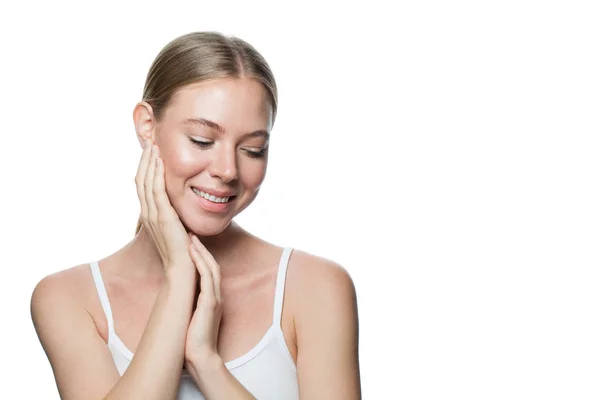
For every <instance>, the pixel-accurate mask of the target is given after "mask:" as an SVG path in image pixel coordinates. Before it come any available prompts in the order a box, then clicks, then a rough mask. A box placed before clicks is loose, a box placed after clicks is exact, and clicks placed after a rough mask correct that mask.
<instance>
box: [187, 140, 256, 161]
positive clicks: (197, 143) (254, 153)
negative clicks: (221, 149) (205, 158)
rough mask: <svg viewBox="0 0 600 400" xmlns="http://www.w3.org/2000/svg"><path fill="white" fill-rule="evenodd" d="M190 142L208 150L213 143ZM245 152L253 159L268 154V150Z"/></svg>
mask: <svg viewBox="0 0 600 400" xmlns="http://www.w3.org/2000/svg"><path fill="white" fill-rule="evenodd" d="M190 141H191V142H192V143H194V144H195V145H197V146H198V147H200V148H201V149H206V148H208V147H210V146H211V145H212V142H201V141H199V140H195V139H192V138H190ZM244 151H245V152H246V153H248V156H250V157H251V158H263V157H264V156H265V153H266V152H267V149H266V148H264V149H262V150H261V151H250V150H244Z"/></svg>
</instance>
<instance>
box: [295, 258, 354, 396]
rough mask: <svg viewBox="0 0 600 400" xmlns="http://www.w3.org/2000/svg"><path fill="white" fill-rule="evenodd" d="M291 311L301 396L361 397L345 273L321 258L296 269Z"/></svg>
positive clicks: (351, 288) (351, 290) (348, 281)
mask: <svg viewBox="0 0 600 400" xmlns="http://www.w3.org/2000/svg"><path fill="white" fill-rule="evenodd" d="M297 271H298V272H297V274H298V278H299V279H297V282H298V285H296V290H298V297H297V298H299V299H301V304H300V305H299V306H298V307H297V311H296V312H295V317H294V324H295V327H296V341H297V346H298V356H297V371H298V383H299V386H300V395H301V398H302V399H344V400H352V399H360V398H361V388H360V372H359V363H358V311H357V301H356V290H355V287H354V283H353V282H352V279H351V277H350V275H349V274H348V272H347V271H346V270H345V269H344V268H343V267H341V266H340V265H338V264H336V263H333V262H331V261H329V260H325V259H316V260H315V259H313V260H312V262H310V263H308V262H307V263H305V264H304V265H302V266H301V267H300V268H298V269H297Z"/></svg>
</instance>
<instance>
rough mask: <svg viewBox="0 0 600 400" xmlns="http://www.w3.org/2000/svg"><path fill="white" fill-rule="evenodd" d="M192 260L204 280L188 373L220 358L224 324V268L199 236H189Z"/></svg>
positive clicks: (187, 348)
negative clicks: (222, 275)
mask: <svg viewBox="0 0 600 400" xmlns="http://www.w3.org/2000/svg"><path fill="white" fill-rule="evenodd" d="M189 237H190V239H191V242H192V244H191V246H189V253H190V257H191V258H192V260H193V261H194V263H195V264H196V268H197V269H198V273H199V274H200V280H199V283H198V285H199V286H200V295H199V296H198V303H197V307H196V310H195V311H194V315H193V316H192V320H191V321H190V325H189V327H188V331H187V338H186V343H185V365H186V369H187V370H193V369H195V367H198V366H200V367H202V365H203V364H207V363H209V362H213V361H215V360H218V359H220V356H219V353H218V351H217V339H218V337H219V326H220V324H221V315H222V304H223V298H222V296H221V267H220V266H219V264H217V262H216V261H215V259H214V258H213V256H212V254H210V252H209V251H208V250H207V249H206V247H204V245H203V244H202V243H201V242H200V240H199V239H198V237H196V236H195V235H194V234H192V233H189Z"/></svg>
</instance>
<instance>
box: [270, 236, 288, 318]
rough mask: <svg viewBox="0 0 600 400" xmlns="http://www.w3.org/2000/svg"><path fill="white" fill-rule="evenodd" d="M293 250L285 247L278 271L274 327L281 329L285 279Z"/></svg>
mask: <svg viewBox="0 0 600 400" xmlns="http://www.w3.org/2000/svg"><path fill="white" fill-rule="evenodd" d="M292 250H293V249H292V248H290V247H285V248H284V249H283V252H282V253H281V259H280V260H279V269H278V271H277V284H276V286H275V302H274V305H273V307H274V308H273V325H275V326H277V327H278V328H280V327H281V312H282V310H283V295H284V292H285V277H286V273H287V268H288V262H289V259H290V254H292Z"/></svg>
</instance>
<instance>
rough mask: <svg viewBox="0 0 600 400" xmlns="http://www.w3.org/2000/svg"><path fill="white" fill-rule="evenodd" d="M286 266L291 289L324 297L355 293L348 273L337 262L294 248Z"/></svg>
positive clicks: (352, 294)
mask: <svg viewBox="0 0 600 400" xmlns="http://www.w3.org/2000/svg"><path fill="white" fill-rule="evenodd" d="M288 268H289V271H288V276H289V284H290V286H291V287H292V288H293V289H292V290H300V291H301V292H303V293H306V294H308V293H312V294H314V295H318V296H325V297H329V296H333V297H338V296H344V297H345V296H354V295H355V288H354V281H353V280H352V277H351V276H350V273H349V272H348V270H347V269H346V268H345V267H344V266H342V265H341V264H339V263H338V262H335V261H333V260H330V259H328V258H325V257H322V256H318V255H315V254H311V253H308V252H305V251H302V250H297V249H294V251H293V252H292V255H291V257H290V261H289V267H288Z"/></svg>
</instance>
